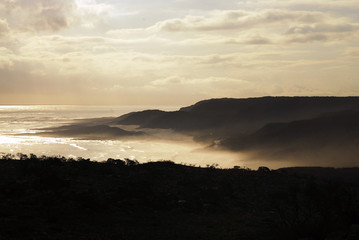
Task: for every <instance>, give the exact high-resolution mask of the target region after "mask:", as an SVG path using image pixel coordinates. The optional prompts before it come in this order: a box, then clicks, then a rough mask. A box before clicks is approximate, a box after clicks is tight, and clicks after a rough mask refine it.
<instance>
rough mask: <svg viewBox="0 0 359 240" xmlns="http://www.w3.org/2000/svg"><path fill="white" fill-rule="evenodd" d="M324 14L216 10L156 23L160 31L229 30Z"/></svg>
mask: <svg viewBox="0 0 359 240" xmlns="http://www.w3.org/2000/svg"><path fill="white" fill-rule="evenodd" d="M323 18H324V14H323V13H320V12H294V11H284V10H273V9H271V10H264V11H261V12H248V11H242V10H235V11H216V12H214V14H213V15H212V16H210V17H204V16H186V17H185V18H183V19H170V20H166V21H162V22H159V23H157V24H156V26H155V28H157V29H158V30H160V31H168V32H184V31H226V30H227V31H228V30H241V29H249V28H253V27H258V26H259V27H261V26H264V25H268V24H273V23H282V22H283V21H291V22H298V23H312V22H317V21H322V20H323Z"/></svg>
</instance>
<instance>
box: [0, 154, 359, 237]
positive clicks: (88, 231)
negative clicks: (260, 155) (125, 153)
mask: <svg viewBox="0 0 359 240" xmlns="http://www.w3.org/2000/svg"><path fill="white" fill-rule="evenodd" d="M15 158H17V159H18V160H14V159H15ZM323 173H324V174H323ZM327 173H330V174H327ZM358 173H359V170H358V169H355V168H352V169H332V168H331V169H327V168H290V169H279V170H269V169H268V168H266V167H261V168H259V169H258V170H257V171H254V170H250V169H243V168H240V167H235V168H233V169H218V168H217V167H216V166H215V165H211V166H208V167H207V168H200V167H193V166H185V165H178V164H174V163H173V162H170V161H163V162H149V163H144V164H139V163H138V162H137V161H135V160H129V159H125V160H120V159H108V160H107V161H105V162H93V161H90V160H89V159H82V158H80V159H76V160H74V159H67V158H64V157H45V156H42V157H37V156H35V155H33V154H31V155H30V156H27V155H24V154H20V155H18V156H17V157H15V156H12V155H6V156H3V157H2V158H1V159H0V238H1V239H136V240H137V239H288V240H290V239H358V236H359V225H358V224H359V195H358V189H359V188H358V186H359V177H358V176H359V174H358Z"/></svg>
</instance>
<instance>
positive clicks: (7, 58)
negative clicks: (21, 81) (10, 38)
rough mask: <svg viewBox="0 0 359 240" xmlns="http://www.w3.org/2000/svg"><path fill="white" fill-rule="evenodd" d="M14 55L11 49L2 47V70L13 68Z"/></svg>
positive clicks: (0, 64)
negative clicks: (12, 58) (12, 57)
mask: <svg viewBox="0 0 359 240" xmlns="http://www.w3.org/2000/svg"><path fill="white" fill-rule="evenodd" d="M12 54H13V53H12V52H11V51H10V50H9V49H7V48H4V47H0V69H10V68H11V67H12V66H13V62H12V60H11V56H12Z"/></svg>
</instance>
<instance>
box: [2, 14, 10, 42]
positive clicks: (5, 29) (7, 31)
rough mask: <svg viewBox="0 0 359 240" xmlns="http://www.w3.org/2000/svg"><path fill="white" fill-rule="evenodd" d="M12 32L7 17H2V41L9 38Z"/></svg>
mask: <svg viewBox="0 0 359 240" xmlns="http://www.w3.org/2000/svg"><path fill="white" fill-rule="evenodd" d="M9 34H10V28H9V25H8V23H7V21H6V19H0V42H1V41H2V40H3V39H6V38H8V36H9Z"/></svg>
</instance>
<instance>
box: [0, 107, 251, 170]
mask: <svg viewBox="0 0 359 240" xmlns="http://www.w3.org/2000/svg"><path fill="white" fill-rule="evenodd" d="M145 109H161V110H165V111H173V110H178V109H179V107H178V106H87V105H85V106H83V105H81V106H80V105H27V106H0V153H1V154H8V153H10V154H14V155H16V154H17V153H23V154H30V153H33V154H35V155H38V156H41V155H46V156H59V155H60V156H65V157H72V158H78V157H82V158H90V159H91V160H93V161H105V160H107V159H108V158H120V159H123V158H129V159H136V160H137V161H139V162H148V161H159V160H171V161H174V162H176V163H184V164H192V165H196V166H206V165H212V164H219V166H221V167H233V166H234V165H242V166H243V165H245V164H244V162H241V161H240V160H239V159H240V158H239V155H238V154H235V153H228V152H219V151H215V152H213V151H209V150H208V149H205V146H203V145H201V144H199V143H197V142H194V141H188V139H186V141H180V140H178V139H177V140H172V141H168V140H166V141H163V140H161V139H158V140H153V139H151V140H78V139H74V138H63V137H43V136H40V135H39V133H40V132H41V129H42V128H48V127H56V126H61V125H65V124H70V123H73V122H74V121H76V120H80V119H88V118H101V117H118V116H121V115H123V114H126V113H129V112H133V111H140V110H145Z"/></svg>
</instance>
